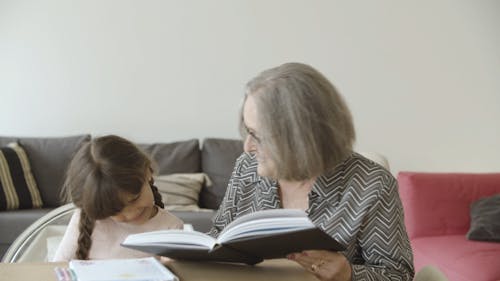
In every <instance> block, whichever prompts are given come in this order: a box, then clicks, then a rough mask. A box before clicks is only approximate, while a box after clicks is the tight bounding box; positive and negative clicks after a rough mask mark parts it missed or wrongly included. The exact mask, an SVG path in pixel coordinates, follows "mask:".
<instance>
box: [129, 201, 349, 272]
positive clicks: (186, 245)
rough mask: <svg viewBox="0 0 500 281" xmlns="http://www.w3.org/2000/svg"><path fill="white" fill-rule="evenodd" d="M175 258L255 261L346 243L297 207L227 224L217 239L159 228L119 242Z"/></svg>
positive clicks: (250, 262)
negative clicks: (313, 221)
mask: <svg viewBox="0 0 500 281" xmlns="http://www.w3.org/2000/svg"><path fill="white" fill-rule="evenodd" d="M121 245H122V246H124V247H127V248H132V249H136V250H140V251H144V252H148V253H153V254H156V255H161V256H166V257H170V258H174V259H185V260H208V261H223V262H239V263H247V264H256V263H258V262H261V261H262V260H263V259H272V258H282V257H285V256H286V255H287V254H289V253H294V252H300V251H303V250H318V249H324V250H332V251H342V250H344V249H345V247H344V246H343V245H342V244H340V243H339V242H337V241H336V240H335V239H334V238H333V237H331V236H330V235H328V234H326V233H325V232H323V231H322V230H321V229H319V228H318V227H316V226H315V225H314V224H313V223H312V222H311V221H310V220H309V218H308V217H307V214H306V213H305V212H303V211H300V210H293V209H275V210H263V211H258V212H254V213H250V214H247V215H244V216H241V217H239V218H237V219H236V220H234V221H233V222H231V223H230V224H228V225H227V226H226V228H224V230H223V231H222V232H221V233H220V235H219V237H218V238H217V239H215V238H213V237H211V236H209V235H207V234H205V233H201V232H197V231H184V230H160V231H152V232H145V233H139V234H132V235H129V236H128V237H127V238H126V239H125V240H124V241H123V242H122V244H121Z"/></svg>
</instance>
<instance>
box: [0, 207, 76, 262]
mask: <svg viewBox="0 0 500 281" xmlns="http://www.w3.org/2000/svg"><path fill="white" fill-rule="evenodd" d="M74 210H75V206H74V205H73V204H71V203H70V204H66V205H63V206H60V207H58V208H56V209H54V210H52V211H50V212H49V213H47V214H46V215H44V216H43V217H41V218H39V219H38V220H36V221H35V222H34V223H33V224H31V225H30V226H29V227H28V228H26V229H25V230H24V231H23V232H22V233H21V234H20V235H19V237H17V239H16V240H14V242H13V243H12V244H11V245H10V247H9V249H8V250H7V252H6V253H5V255H4V256H3V258H2V262H9V263H12V262H44V261H50V260H51V257H52V256H53V254H54V251H55V250H56V248H57V245H59V242H60V239H61V238H62V236H63V235H64V232H65V231H66V226H67V225H68V222H69V219H70V218H71V216H72V215H73V212H74Z"/></svg>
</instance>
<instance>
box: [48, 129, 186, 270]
mask: <svg viewBox="0 0 500 281" xmlns="http://www.w3.org/2000/svg"><path fill="white" fill-rule="evenodd" d="M152 174H153V169H152V161H151V160H150V159H149V158H148V157H147V156H146V155H145V154H144V153H143V152H141V151H140V150H139V148H137V146H135V145H134V144H133V143H131V142H129V141H128V140H125V139H123V138H121V137H118V136H113V135H110V136H104V137H100V138H96V139H93V140H92V141H91V142H89V143H86V144H85V145H83V147H82V148H81V149H80V150H79V151H78V152H77V154H76V155H75V157H74V158H73V160H72V161H71V163H70V166H69V169H68V172H67V175H66V181H65V184H64V189H63V194H64V195H65V197H66V198H67V199H70V200H71V201H72V202H73V203H74V204H75V206H76V207H77V209H76V211H75V213H74V214H73V216H72V217H71V220H70V222H69V225H68V228H67V230H66V233H65V234H64V237H63V239H62V241H61V244H60V245H59V248H58V249H57V251H56V254H55V256H54V261H69V260H71V259H109V258H138V257H146V256H150V255H149V254H146V253H143V252H139V251H135V250H132V249H127V248H124V247H121V246H120V243H121V242H122V241H123V240H124V239H125V238H126V237H127V236H128V235H129V234H133V233H140V232H146V231H154V230H160V229H171V228H182V221H181V220H180V219H178V218H177V217H175V216H173V215H172V214H170V213H169V212H167V211H166V210H164V209H163V207H164V206H163V203H162V200H161V195H160V193H159V192H158V189H157V188H156V187H155V186H154V185H153V176H152Z"/></svg>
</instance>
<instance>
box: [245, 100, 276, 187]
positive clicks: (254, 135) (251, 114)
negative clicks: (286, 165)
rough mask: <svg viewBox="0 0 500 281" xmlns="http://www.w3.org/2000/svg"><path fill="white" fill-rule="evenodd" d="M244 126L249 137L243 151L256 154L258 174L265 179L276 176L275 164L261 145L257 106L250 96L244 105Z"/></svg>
mask: <svg viewBox="0 0 500 281" xmlns="http://www.w3.org/2000/svg"><path fill="white" fill-rule="evenodd" d="M243 125H244V126H245V130H246V131H247V136H246V138H245V140H244V143H243V149H244V150H245V152H248V153H253V154H255V156H256V158H257V161H258V164H259V165H258V166H257V173H258V174H259V175H260V176H264V177H273V176H274V174H275V173H274V171H275V168H274V164H273V162H272V161H271V159H269V158H268V157H267V153H266V150H265V148H263V147H262V145H261V141H262V140H261V139H260V137H259V133H258V132H259V127H258V124H257V105H256V103H255V98H254V97H253V95H248V96H247V99H246V100H245V104H244V105H243Z"/></svg>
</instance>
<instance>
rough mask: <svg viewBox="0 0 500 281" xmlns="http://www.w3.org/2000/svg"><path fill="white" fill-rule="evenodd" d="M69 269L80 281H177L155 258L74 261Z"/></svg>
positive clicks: (70, 263)
mask: <svg viewBox="0 0 500 281" xmlns="http://www.w3.org/2000/svg"><path fill="white" fill-rule="evenodd" d="M69 268H71V269H72V270H73V272H74V273H75V275H76V277H77V279H78V281H115V280H133V281H146V280H150V281H176V280H179V279H178V278H177V276H175V275H174V274H173V273H172V272H171V271H170V270H168V269H167V268H166V267H165V266H163V265H162V264H161V263H160V262H159V261H158V260H156V259H155V258H153V257H149V258H141V259H113V260H72V261H70V262H69Z"/></svg>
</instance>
